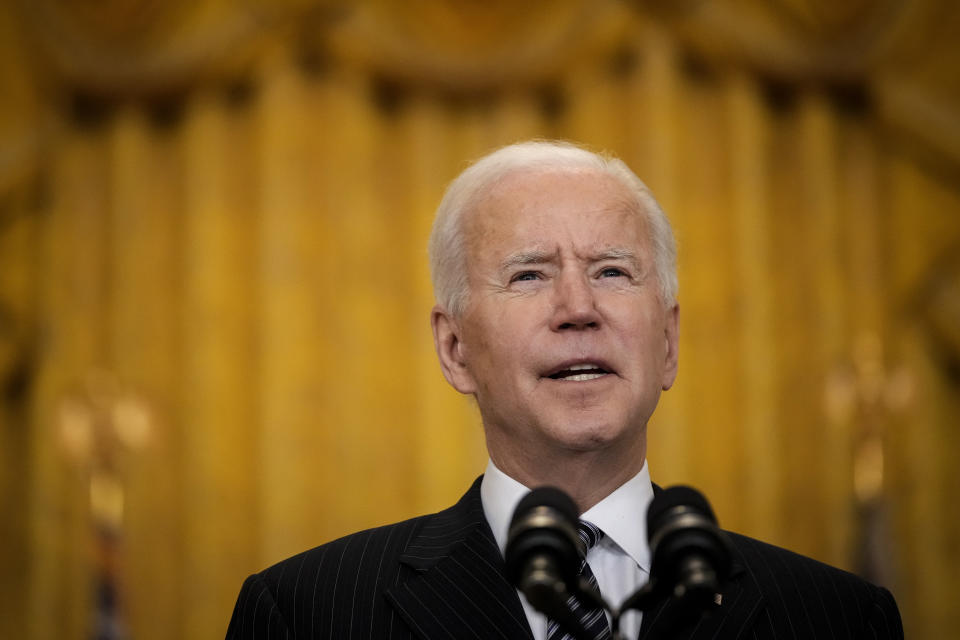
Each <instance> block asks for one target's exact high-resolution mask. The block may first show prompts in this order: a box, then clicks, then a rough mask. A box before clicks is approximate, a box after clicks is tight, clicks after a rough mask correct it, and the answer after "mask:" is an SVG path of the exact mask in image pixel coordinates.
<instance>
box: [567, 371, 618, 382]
mask: <svg viewBox="0 0 960 640" xmlns="http://www.w3.org/2000/svg"><path fill="white" fill-rule="evenodd" d="M594 368H595V367H594ZM605 375H607V374H605V373H578V374H577V375H575V376H567V377H566V378H563V379H564V380H573V381H575V382H586V381H587V380H596V379H597V378H602V377H603V376H605Z"/></svg>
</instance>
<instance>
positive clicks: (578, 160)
mask: <svg viewBox="0 0 960 640" xmlns="http://www.w3.org/2000/svg"><path fill="white" fill-rule="evenodd" d="M543 169H595V170H598V171H602V172H603V173H605V174H607V175H609V176H611V177H613V178H615V179H616V180H618V181H619V182H620V183H621V184H622V185H623V186H625V187H626V188H627V190H628V191H629V192H630V193H631V194H632V195H633V196H634V198H635V199H636V209H637V213H638V214H639V215H644V216H645V218H646V220H647V223H648V228H649V231H650V241H651V246H652V248H653V262H654V270H655V272H656V275H657V279H658V281H659V285H660V294H661V298H662V300H663V301H664V304H666V305H667V306H672V305H673V303H674V302H675V300H676V296H677V248H676V244H675V242H674V238H673V231H672V230H671V228H670V221H669V220H667V216H666V214H665V213H664V212H663V209H661V208H660V205H659V204H658V203H657V201H656V199H655V198H654V197H653V194H652V193H651V192H650V189H648V188H647V185H645V184H644V183H643V181H642V180H640V178H638V177H637V176H636V174H634V173H633V172H632V171H631V170H630V168H629V167H627V165H626V164H624V162H623V161H622V160H620V159H618V158H615V157H613V156H610V155H600V154H597V153H593V152H592V151H588V150H586V149H584V148H582V147H578V146H576V145H574V144H570V143H568V142H558V141H540V140H537V141H530V142H520V143H517V144H511V145H508V146H506V147H501V148H500V149H497V150H496V151H494V152H492V153H490V154H488V155H486V156H484V157H482V158H480V159H479V160H477V161H476V162H474V163H473V164H472V165H470V166H469V167H467V169H465V170H464V171H463V172H462V173H461V174H460V175H459V176H457V177H456V178H455V179H454V180H453V182H451V183H450V186H448V187H447V191H446V193H445V194H444V195H443V200H441V201H440V206H439V207H437V214H436V217H435V218H434V220H433V230H432V231H431V233H430V243H429V254H430V274H431V277H432V279H433V292H434V296H435V297H436V299H437V303H438V304H439V305H440V306H442V307H443V308H445V309H446V310H447V311H448V312H450V313H451V314H453V315H454V316H460V315H461V314H462V313H463V311H464V309H465V308H466V305H467V297H468V294H469V286H468V282H467V261H466V246H465V245H466V241H465V238H464V231H463V219H464V215H465V214H466V213H467V212H468V211H470V210H471V209H472V208H473V207H475V206H476V205H477V204H478V202H479V200H480V198H482V197H483V196H484V195H485V194H486V193H488V192H489V191H490V189H492V188H493V187H494V186H495V185H496V184H497V182H498V181H499V180H502V179H503V178H504V177H506V176H507V175H508V174H513V173H517V172H521V171H535V170H543Z"/></svg>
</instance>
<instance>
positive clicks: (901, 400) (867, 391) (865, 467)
mask: <svg viewBox="0 0 960 640" xmlns="http://www.w3.org/2000/svg"><path fill="white" fill-rule="evenodd" d="M913 396H914V390H913V377H912V376H911V375H910V373H909V371H908V370H906V369H905V368H904V367H896V368H894V369H893V371H888V370H887V369H886V368H885V364H884V353H883V344H882V342H881V340H880V337H879V336H878V335H877V334H876V333H874V332H869V331H868V332H864V333H862V334H860V335H858V336H857V338H856V340H855V341H854V346H853V354H852V358H851V362H850V363H849V364H848V365H843V366H838V367H835V368H834V370H833V372H832V373H831V374H830V376H829V379H828V382H827V384H826V386H825V387H824V409H825V411H826V414H827V416H828V417H829V418H830V419H831V421H832V422H833V423H835V424H837V425H847V424H851V423H853V424H855V425H856V430H855V440H856V445H855V451H854V470H853V474H854V485H853V486H854V490H855V493H856V498H857V501H858V502H859V503H860V504H867V503H870V502H872V501H874V500H877V499H879V498H881V497H882V493H883V483H884V478H883V470H884V453H883V436H884V429H885V424H886V422H887V421H888V420H889V416H891V415H894V414H897V413H901V412H903V411H905V410H906V409H907V408H908V406H909V404H910V403H911V402H912V401H913Z"/></svg>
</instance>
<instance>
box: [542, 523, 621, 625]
mask: <svg viewBox="0 0 960 640" xmlns="http://www.w3.org/2000/svg"><path fill="white" fill-rule="evenodd" d="M577 533H578V534H579V535H580V541H581V542H583V546H584V549H585V551H584V555H583V560H582V562H581V563H580V575H581V576H583V577H584V578H586V580H587V582H588V583H589V584H590V587H591V588H592V589H596V590H598V591H599V589H598V587H597V579H596V577H595V576H594V575H593V571H591V570H590V565H589V564H587V555H586V554H587V553H589V552H590V549H592V548H593V546H594V545H596V544H597V543H598V542H600V540H601V539H602V538H603V531H601V530H600V528H599V527H597V526H596V525H594V524H593V523H590V522H587V521H585V520H581V521H580V526H579V527H578V530H577ZM567 605H568V606H569V607H570V609H571V610H572V611H573V614H574V615H575V616H576V617H577V618H579V619H580V623H581V624H583V627H584V628H585V629H586V630H587V634H588V636H589V637H590V638H593V639H595V640H609V638H610V637H611V636H612V633H611V631H610V623H609V622H608V621H607V616H606V614H605V613H604V612H603V609H598V608H596V607H594V606H592V605H590V604H587V603H582V602H580V600H579V599H577V597H576V596H570V598H569V599H568V600H567ZM547 640H576V639H575V638H573V636H571V635H569V634H568V633H567V632H566V631H564V630H563V629H561V628H560V625H559V624H557V623H556V622H555V621H554V620H548V621H547Z"/></svg>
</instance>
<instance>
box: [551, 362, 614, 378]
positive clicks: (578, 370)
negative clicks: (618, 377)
mask: <svg viewBox="0 0 960 640" xmlns="http://www.w3.org/2000/svg"><path fill="white" fill-rule="evenodd" d="M609 373H611V372H610V371H609V370H607V369H605V368H604V367H602V366H600V365H598V364H594V363H592V362H588V363H584V364H574V365H570V366H568V367H564V368H563V369H559V370H557V371H555V372H553V373H550V374H548V375H547V377H548V378H550V379H551V380H565V381H569V382H586V381H588V380H596V379H597V378H602V377H603V376H605V375H607V374H609Z"/></svg>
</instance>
